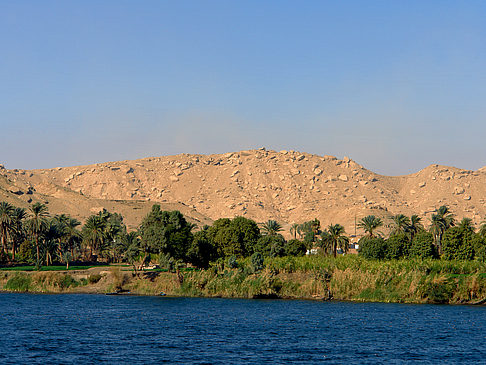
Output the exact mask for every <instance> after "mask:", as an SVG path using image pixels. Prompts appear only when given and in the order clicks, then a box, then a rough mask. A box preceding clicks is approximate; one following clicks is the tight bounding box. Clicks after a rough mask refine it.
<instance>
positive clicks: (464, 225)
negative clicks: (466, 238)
mask: <svg viewBox="0 0 486 365" xmlns="http://www.w3.org/2000/svg"><path fill="white" fill-rule="evenodd" d="M459 228H461V230H462V231H463V232H465V233H474V225H473V222H472V219H471V218H462V221H461V222H460V223H459Z"/></svg>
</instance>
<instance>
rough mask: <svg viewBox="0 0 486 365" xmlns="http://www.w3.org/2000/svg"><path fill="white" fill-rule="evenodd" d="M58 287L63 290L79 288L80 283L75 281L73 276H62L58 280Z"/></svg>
mask: <svg viewBox="0 0 486 365" xmlns="http://www.w3.org/2000/svg"><path fill="white" fill-rule="evenodd" d="M57 285H58V286H59V287H60V288H61V289H67V288H69V287H71V286H73V287H75V286H78V285H79V283H78V282H77V281H76V280H74V278H73V277H72V276H71V275H62V276H61V277H60V279H59V280H58V282H57Z"/></svg>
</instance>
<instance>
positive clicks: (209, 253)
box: [187, 226, 218, 269]
mask: <svg viewBox="0 0 486 365" xmlns="http://www.w3.org/2000/svg"><path fill="white" fill-rule="evenodd" d="M208 230H209V227H207V226H206V227H204V228H203V229H202V230H201V231H199V232H196V233H194V238H193V239H192V242H191V245H190V246H189V251H188V254H187V257H188V260H189V262H190V263H191V264H193V265H194V266H196V267H199V268H203V269H207V268H208V267H209V263H210V262H211V261H215V260H217V259H218V249H217V247H216V246H215V244H214V243H213V242H212V241H211V239H210V238H209V237H208Z"/></svg>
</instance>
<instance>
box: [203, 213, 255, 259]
mask: <svg viewBox="0 0 486 365" xmlns="http://www.w3.org/2000/svg"><path fill="white" fill-rule="evenodd" d="M207 237H208V238H209V239H210V241H211V242H212V243H213V244H214V245H215V247H217V250H218V254H219V256H226V257H228V256H236V257H246V256H250V255H251V254H252V253H253V252H255V246H256V243H257V241H258V239H259V238H260V237H261V234H260V229H259V228H258V225H257V224H256V223H255V221H253V220H251V219H247V218H244V217H236V218H234V219H232V220H230V219H227V218H223V219H218V220H216V221H215V222H214V224H213V225H212V226H211V227H210V228H208V232H207Z"/></svg>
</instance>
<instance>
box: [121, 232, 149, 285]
mask: <svg viewBox="0 0 486 365" xmlns="http://www.w3.org/2000/svg"><path fill="white" fill-rule="evenodd" d="M119 244H121V245H123V247H124V250H123V257H124V259H125V260H126V261H127V262H128V263H129V264H130V265H132V267H133V272H134V274H135V275H137V276H138V271H137V262H138V260H139V259H140V255H141V254H142V248H141V242H140V239H139V238H138V234H137V232H130V233H127V234H126V235H124V236H123V237H122V239H121V240H120V243H119ZM144 260H145V258H144Z"/></svg>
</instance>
